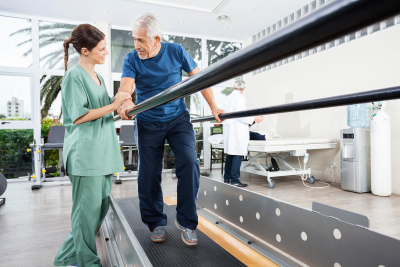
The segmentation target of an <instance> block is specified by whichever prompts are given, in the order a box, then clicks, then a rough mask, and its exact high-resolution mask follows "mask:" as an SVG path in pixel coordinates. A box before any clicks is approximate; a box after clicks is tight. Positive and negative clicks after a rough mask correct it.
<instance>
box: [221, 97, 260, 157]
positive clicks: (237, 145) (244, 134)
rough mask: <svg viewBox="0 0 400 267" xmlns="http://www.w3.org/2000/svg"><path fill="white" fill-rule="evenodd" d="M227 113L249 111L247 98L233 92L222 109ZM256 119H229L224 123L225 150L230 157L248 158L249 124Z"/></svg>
mask: <svg viewBox="0 0 400 267" xmlns="http://www.w3.org/2000/svg"><path fill="white" fill-rule="evenodd" d="M222 109H223V110H225V112H227V113H229V112H235V111H243V110H247V108H246V98H245V97H244V96H243V95H242V94H241V93H240V92H239V91H238V90H233V92H232V93H231V94H230V95H229V96H227V97H226V98H225V100H224V104H223V107H222ZM254 118H255V117H244V118H236V119H228V120H225V121H224V122H223V127H224V150H225V153H227V154H229V155H236V156H246V155H247V146H248V144H249V139H250V134H249V124H252V123H253V121H254Z"/></svg>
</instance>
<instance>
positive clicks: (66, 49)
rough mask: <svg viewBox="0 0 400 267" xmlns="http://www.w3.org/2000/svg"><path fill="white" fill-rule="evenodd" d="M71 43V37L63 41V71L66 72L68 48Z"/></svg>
mask: <svg viewBox="0 0 400 267" xmlns="http://www.w3.org/2000/svg"><path fill="white" fill-rule="evenodd" d="M70 42H71V37H68V38H67V39H65V40H64V44H63V45H64V66H65V71H67V68H68V48H69V43H70Z"/></svg>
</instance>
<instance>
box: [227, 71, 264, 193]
mask: <svg viewBox="0 0 400 267" xmlns="http://www.w3.org/2000/svg"><path fill="white" fill-rule="evenodd" d="M245 88H246V87H245V83H244V81H243V80H241V79H240V80H236V81H235V85H234V86H233V89H234V90H233V92H232V93H231V94H230V95H229V96H227V97H226V98H225V100H224V105H223V109H224V110H225V111H226V112H227V113H229V112H236V111H243V110H246V109H247V108H246V98H245V97H244V96H243V92H244V89H245ZM263 119H264V117H262V116H256V117H245V118H236V119H228V120H225V121H224V122H223V127H224V152H225V153H226V154H227V155H226V161H225V174H224V182H225V183H230V184H231V185H234V186H237V187H246V186H247V184H243V183H241V182H240V180H239V177H240V165H241V163H242V157H243V156H246V155H247V145H248V144H249V124H250V125H251V124H253V122H254V121H255V122H261V121H263Z"/></svg>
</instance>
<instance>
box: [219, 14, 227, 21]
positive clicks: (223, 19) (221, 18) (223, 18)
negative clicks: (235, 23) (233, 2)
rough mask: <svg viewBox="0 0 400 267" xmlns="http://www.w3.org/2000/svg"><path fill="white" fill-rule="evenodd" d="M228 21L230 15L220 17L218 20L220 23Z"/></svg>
mask: <svg viewBox="0 0 400 267" xmlns="http://www.w3.org/2000/svg"><path fill="white" fill-rule="evenodd" d="M228 19H229V17H228V15H220V16H218V17H217V20H219V21H225V20H228Z"/></svg>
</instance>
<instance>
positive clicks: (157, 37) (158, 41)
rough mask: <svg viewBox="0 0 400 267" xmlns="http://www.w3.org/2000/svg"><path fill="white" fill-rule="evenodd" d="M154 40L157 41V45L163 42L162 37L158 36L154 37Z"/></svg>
mask: <svg viewBox="0 0 400 267" xmlns="http://www.w3.org/2000/svg"><path fill="white" fill-rule="evenodd" d="M154 39H155V40H156V44H159V43H160V42H161V37H160V36H156V37H154Z"/></svg>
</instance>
